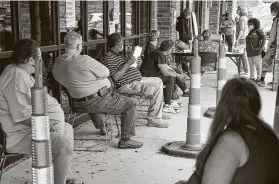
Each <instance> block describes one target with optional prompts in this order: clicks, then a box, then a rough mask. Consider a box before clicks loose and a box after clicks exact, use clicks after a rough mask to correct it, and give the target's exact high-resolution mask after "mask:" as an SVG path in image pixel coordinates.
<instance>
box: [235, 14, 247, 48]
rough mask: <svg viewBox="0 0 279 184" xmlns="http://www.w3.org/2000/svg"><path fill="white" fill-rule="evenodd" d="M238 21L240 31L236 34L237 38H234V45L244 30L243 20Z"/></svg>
mask: <svg viewBox="0 0 279 184" xmlns="http://www.w3.org/2000/svg"><path fill="white" fill-rule="evenodd" d="M239 21H240V26H239V28H240V30H239V33H238V37H237V38H236V43H237V42H238V41H239V39H240V38H241V37H242V35H243V33H244V28H245V26H246V25H245V24H244V21H243V20H241V19H240V20H239Z"/></svg>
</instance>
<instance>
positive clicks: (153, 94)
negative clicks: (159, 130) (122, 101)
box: [118, 77, 164, 123]
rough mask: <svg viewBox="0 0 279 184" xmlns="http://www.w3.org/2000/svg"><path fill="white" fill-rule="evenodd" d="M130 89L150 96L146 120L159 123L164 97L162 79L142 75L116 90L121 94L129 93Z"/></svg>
mask: <svg viewBox="0 0 279 184" xmlns="http://www.w3.org/2000/svg"><path fill="white" fill-rule="evenodd" d="M131 91H133V92H136V93H141V94H143V95H144V96H148V97H150V106H149V109H148V117H147V118H148V122H150V123H151V122H157V123H160V122H161V121H162V109H163V97H164V94H163V82H162V80H161V79H160V78H158V77H143V78H142V80H141V81H135V82H133V83H131V84H126V85H125V86H122V87H120V88H119V89H118V92H119V93H123V94H125V93H128V94H129V92H131Z"/></svg>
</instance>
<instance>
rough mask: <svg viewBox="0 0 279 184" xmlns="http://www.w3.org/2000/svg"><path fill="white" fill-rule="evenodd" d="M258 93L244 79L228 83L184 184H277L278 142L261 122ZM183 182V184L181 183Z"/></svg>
mask: <svg viewBox="0 0 279 184" xmlns="http://www.w3.org/2000/svg"><path fill="white" fill-rule="evenodd" d="M260 110H261V99H260V94H259V92H258V90H257V88H256V86H255V85H254V83H253V82H252V81H251V80H249V79H245V78H233V79H231V80H229V81H228V82H227V83H226V85H225V86H224V88H223V90H222V94H221V97H220V101H219V103H218V105H217V107H216V112H215V116H214V119H213V122H212V124H211V128H210V130H209V136H208V140H207V143H206V145H205V147H204V148H203V150H202V151H201V153H200V154H199V155H198V157H197V161H196V171H195V172H194V174H193V175H192V176H191V177H190V179H189V180H188V181H187V182H184V183H187V184H197V183H199V184H267V183H269V184H276V183H279V175H278V171H279V156H278V155H279V141H278V138H277V136H276V134H275V133H274V132H273V130H272V129H271V128H270V127H269V126H268V125H267V124H266V123H265V122H263V120H261V119H260V117H259V113H260ZM180 183H183V182H180Z"/></svg>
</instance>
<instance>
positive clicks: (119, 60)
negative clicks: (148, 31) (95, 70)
mask: <svg viewBox="0 0 279 184" xmlns="http://www.w3.org/2000/svg"><path fill="white" fill-rule="evenodd" d="M107 44H108V47H109V51H108V53H107V54H106V56H105V58H104V62H103V64H104V65H105V66H106V67H107V68H108V69H109V71H110V75H111V77H112V79H113V80H114V81H115V83H116V88H117V90H118V92H119V93H122V94H131V95H133V94H135V95H143V96H146V97H148V98H149V100H150V106H149V109H148V116H147V119H148V124H147V126H151V127H157V128H167V127H168V126H169V125H168V124H167V123H163V122H162V109H163V83H162V80H161V79H160V78H158V77H142V76H141V73H140V71H139V69H138V68H137V67H134V66H133V65H132V64H133V63H134V62H135V61H136V59H135V58H134V57H132V58H130V59H128V60H126V59H125V58H124V57H123V56H122V55H121V54H120V52H121V51H122V50H123V38H122V37H121V35H120V34H119V33H112V34H110V35H109V36H108V38H107Z"/></svg>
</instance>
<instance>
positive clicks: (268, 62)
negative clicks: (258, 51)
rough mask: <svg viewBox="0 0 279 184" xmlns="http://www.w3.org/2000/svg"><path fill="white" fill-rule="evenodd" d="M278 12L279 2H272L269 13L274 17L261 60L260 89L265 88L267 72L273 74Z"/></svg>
mask: <svg viewBox="0 0 279 184" xmlns="http://www.w3.org/2000/svg"><path fill="white" fill-rule="evenodd" d="M278 10H279V2H278V1H276V2H273V3H272V4H271V5H270V12H271V14H272V15H273V16H275V17H274V19H273V23H272V27H271V30H270V36H269V41H268V44H267V51H266V54H265V56H264V58H263V64H262V76H261V82H260V83H258V85H259V86H260V87H265V76H266V73H267V72H273V59H274V58H275V54H276V37H277V36H276V35H277V25H278V17H279V15H278Z"/></svg>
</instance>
